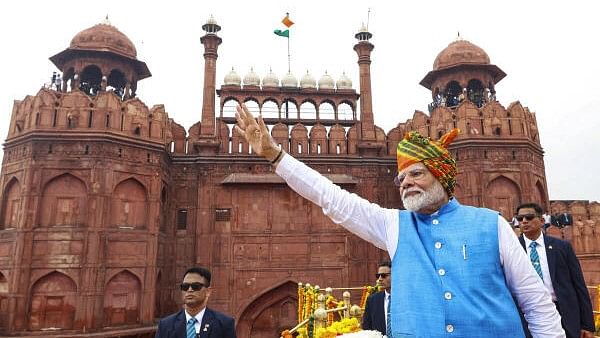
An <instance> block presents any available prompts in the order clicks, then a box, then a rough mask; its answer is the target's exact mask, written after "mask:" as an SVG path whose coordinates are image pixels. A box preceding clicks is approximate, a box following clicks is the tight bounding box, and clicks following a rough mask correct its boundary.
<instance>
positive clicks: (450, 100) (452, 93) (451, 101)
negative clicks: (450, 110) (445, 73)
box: [444, 81, 462, 107]
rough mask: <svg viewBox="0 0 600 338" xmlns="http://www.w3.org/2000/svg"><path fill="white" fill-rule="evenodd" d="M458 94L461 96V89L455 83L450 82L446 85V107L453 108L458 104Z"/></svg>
mask: <svg viewBox="0 0 600 338" xmlns="http://www.w3.org/2000/svg"><path fill="white" fill-rule="evenodd" d="M460 94H462V87H461V86H460V84H459V83H458V82H457V81H450V82H448V84H446V89H445V90H444V99H445V102H446V106H448V107H455V106H458V104H459V103H460Z"/></svg>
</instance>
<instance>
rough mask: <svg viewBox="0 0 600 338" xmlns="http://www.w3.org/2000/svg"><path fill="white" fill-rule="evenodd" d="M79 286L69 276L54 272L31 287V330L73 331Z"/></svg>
mask: <svg viewBox="0 0 600 338" xmlns="http://www.w3.org/2000/svg"><path fill="white" fill-rule="evenodd" d="M76 296H77V286H76V285H75V282H73V280H72V279H71V278H70V277H68V276H67V275H65V274H63V273H60V272H56V271H55V272H52V273H50V274H48V275H46V276H44V277H42V278H40V279H39V280H38V281H37V282H35V284H33V286H32V287H31V297H29V299H30V303H29V328H30V329H31V330H41V329H45V328H61V329H67V330H68V329H72V328H73V320H74V319H75V308H76V304H75V299H76Z"/></svg>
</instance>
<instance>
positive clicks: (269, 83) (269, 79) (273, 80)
mask: <svg viewBox="0 0 600 338" xmlns="http://www.w3.org/2000/svg"><path fill="white" fill-rule="evenodd" d="M262 85H263V87H279V79H278V78H277V75H275V73H273V70H271V69H269V74H267V75H265V77H263V80H262Z"/></svg>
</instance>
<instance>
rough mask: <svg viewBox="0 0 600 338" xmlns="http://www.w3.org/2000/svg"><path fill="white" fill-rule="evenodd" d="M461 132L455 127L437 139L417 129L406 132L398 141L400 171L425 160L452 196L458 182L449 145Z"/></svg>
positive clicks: (397, 154) (425, 163) (424, 162)
mask: <svg viewBox="0 0 600 338" xmlns="http://www.w3.org/2000/svg"><path fill="white" fill-rule="evenodd" d="M459 132H460V130H458V129H456V128H454V129H452V130H450V131H449V132H448V133H446V134H445V135H444V136H442V137H441V138H440V139H439V140H437V141H433V140H430V139H429V138H428V137H424V136H422V135H421V134H419V133H418V132H416V131H411V132H408V133H406V134H405V135H404V139H402V141H400V143H398V149H397V151H396V156H397V159H398V172H400V171H402V170H403V169H404V168H406V167H408V166H410V165H412V164H415V163H418V162H423V164H424V165H425V166H426V167H427V169H429V171H430V172H431V173H432V174H433V176H435V178H437V180H438V181H439V182H440V183H441V184H442V186H443V187H444V189H445V190H446V192H447V193H448V196H452V195H453V194H454V186H455V184H456V160H454V158H452V156H451V155H450V152H449V151H448V145H450V143H451V142H452V140H454V138H455V137H456V136H457V135H458V133H459Z"/></svg>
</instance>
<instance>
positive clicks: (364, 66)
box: [354, 25, 380, 155]
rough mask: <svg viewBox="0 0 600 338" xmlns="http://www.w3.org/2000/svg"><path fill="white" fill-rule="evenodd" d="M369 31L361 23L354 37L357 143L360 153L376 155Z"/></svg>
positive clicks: (370, 35) (371, 46) (371, 45)
mask: <svg viewBox="0 0 600 338" xmlns="http://www.w3.org/2000/svg"><path fill="white" fill-rule="evenodd" d="M372 36H373V34H371V33H369V31H368V30H367V28H366V27H365V26H364V25H363V26H362V27H361V29H360V31H359V32H358V33H356V35H355V37H356V39H357V40H358V43H357V44H356V45H354V50H355V51H356V53H357V54H358V67H359V73H360V88H359V90H360V122H361V123H360V125H361V128H360V136H359V138H360V141H359V144H358V148H359V152H360V154H361V155H377V152H378V148H379V147H380V146H379V145H377V144H376V143H375V142H376V138H375V124H374V120H373V102H372V96H371V93H372V92H371V51H372V50H373V48H374V47H375V46H373V44H372V43H371V42H369V39H370V38H371V37H372Z"/></svg>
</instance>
